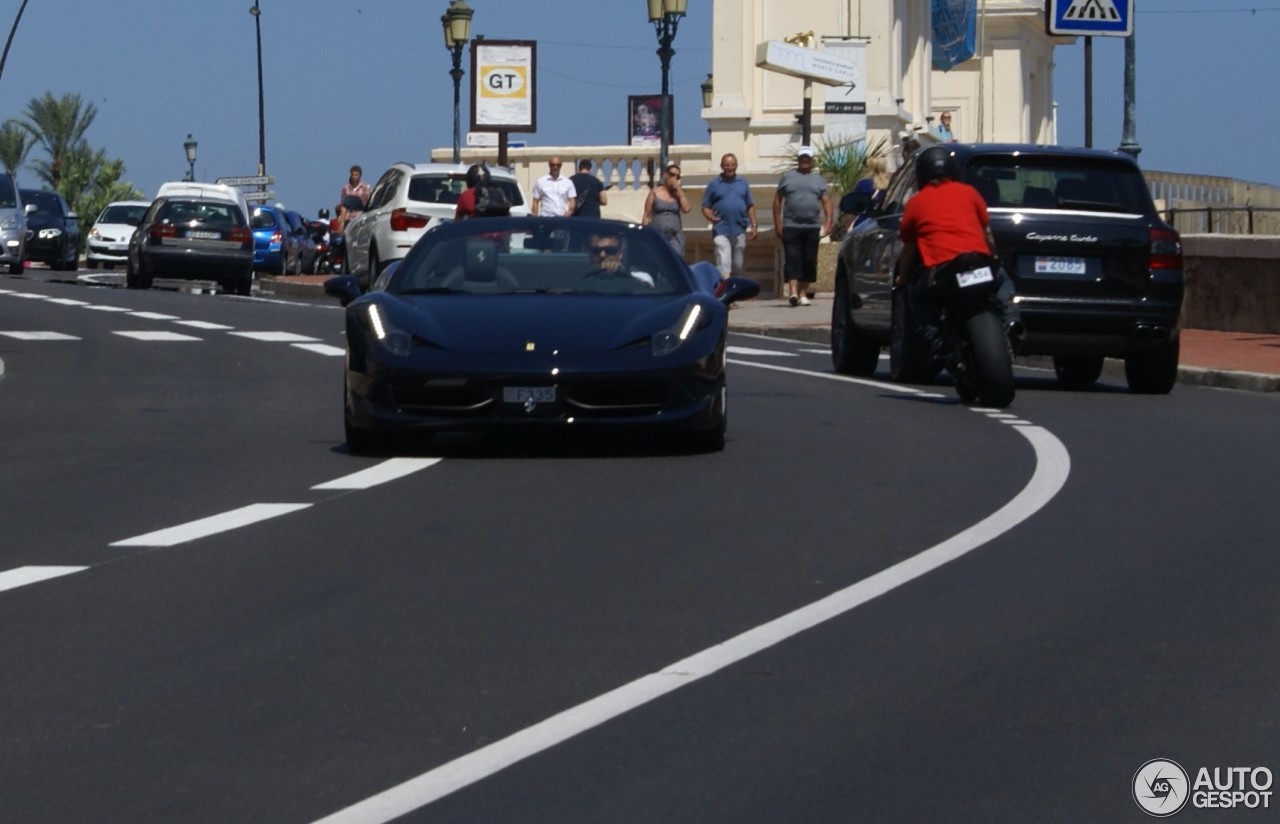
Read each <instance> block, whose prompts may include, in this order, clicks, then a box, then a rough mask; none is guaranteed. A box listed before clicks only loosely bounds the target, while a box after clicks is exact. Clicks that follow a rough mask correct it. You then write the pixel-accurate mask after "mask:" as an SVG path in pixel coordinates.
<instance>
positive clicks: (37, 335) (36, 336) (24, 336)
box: [0, 331, 80, 340]
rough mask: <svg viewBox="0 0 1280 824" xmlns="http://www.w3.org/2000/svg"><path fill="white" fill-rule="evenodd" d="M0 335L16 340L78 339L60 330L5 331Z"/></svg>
mask: <svg viewBox="0 0 1280 824" xmlns="http://www.w3.org/2000/svg"><path fill="white" fill-rule="evenodd" d="M0 335H4V336H5V337H7V338H15V339H16V340H80V338H77V337H76V336H75V335H64V334H62V333H61V332H5V331H0Z"/></svg>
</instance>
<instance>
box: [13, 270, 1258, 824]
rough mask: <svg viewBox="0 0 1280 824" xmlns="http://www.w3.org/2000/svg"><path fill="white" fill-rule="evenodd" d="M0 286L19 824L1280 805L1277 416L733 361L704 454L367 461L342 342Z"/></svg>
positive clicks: (743, 344)
mask: <svg viewBox="0 0 1280 824" xmlns="http://www.w3.org/2000/svg"><path fill="white" fill-rule="evenodd" d="M0 290H4V291H3V292H0V360H3V363H4V375H3V379H0V432H3V433H4V435H3V440H2V441H0V444H2V445H0V623H2V625H3V626H4V628H5V631H4V633H3V634H0V661H3V662H4V664H3V670H4V677H3V678H2V679H0V695H2V700H0V718H2V719H3V721H2V723H0V820H3V821H4V822H6V824H7V823H8V822H14V823H15V824H25V823H26V822H54V821H56V822H313V821H319V820H328V821H334V822H356V821H359V822H375V821H390V820H393V819H395V820H401V821H413V822H418V821H422V822H427V821H430V822H437V821H443V822H452V821H458V822H476V821H485V822H490V821H517V820H518V821H522V822H541V821H547V822H552V821H556V822H566V821H572V822H603V821H608V822H631V821H635V822H653V821H663V822H677V821H679V822H685V821H689V822H712V821H714V822H720V821H724V822H757V821H758V822H774V821H805V822H818V821H832V822H837V821H839V822H843V821H1015V820H1016V821H1026V820H1036V821H1073V822H1074V821H1142V820H1146V818H1147V816H1146V815H1145V814H1144V813H1143V812H1142V811H1141V810H1140V809H1139V807H1138V806H1137V804H1135V801H1134V799H1133V781H1134V776H1135V773H1136V772H1137V770H1138V769H1139V767H1140V766H1142V765H1143V764H1144V762H1146V761H1148V760H1150V759H1154V758H1160V757H1163V758H1170V759H1173V760H1175V761H1177V762H1178V763H1180V764H1181V765H1182V766H1183V767H1185V768H1187V769H1188V770H1189V771H1190V772H1191V776H1192V778H1194V776H1195V771H1196V770H1197V769H1198V768H1199V767H1207V768H1209V769H1210V770H1212V769H1213V768H1215V767H1217V768H1228V767H1250V768H1252V767H1266V768H1268V769H1270V770H1271V771H1273V772H1275V771H1280V730H1278V727H1277V720H1276V719H1277V715H1276V711H1275V708H1276V705H1277V698H1278V697H1280V694H1278V692H1277V687H1276V684H1278V683H1280V671H1278V669H1280V668H1278V667H1277V664H1276V660H1275V655H1274V649H1275V639H1276V637H1277V630H1278V629H1280V626H1278V624H1280V609H1278V608H1277V604H1280V561H1277V555H1276V551H1275V547H1276V537H1275V536H1276V534H1277V532H1278V531H1280V514H1278V513H1277V507H1276V506H1275V505H1274V503H1273V500H1272V499H1273V497H1274V487H1275V485H1274V483H1273V482H1272V478H1273V477H1274V473H1275V471H1276V466H1277V465H1278V463H1280V460H1278V459H1280V446H1277V443H1276V437H1275V432H1276V420H1277V413H1278V412H1280V398H1277V397H1275V396H1273V395H1271V394H1258V393H1242V392H1229V391H1221V390H1213V389H1202V388H1195V387H1184V386H1179V387H1178V388H1176V389H1175V390H1174V392H1173V393H1172V394H1171V395H1169V396H1167V397H1145V396H1136V395H1130V394H1129V393H1127V392H1126V391H1124V389H1123V386H1122V385H1121V384H1119V383H1115V384H1103V385H1100V386H1099V387H1098V388H1097V390H1095V391H1090V392H1064V391H1060V390H1058V389H1057V388H1056V386H1055V384H1054V383H1053V382H1052V380H1051V379H1050V376H1049V375H1048V374H1046V373H1036V372H1031V371H1027V372H1024V373H1023V374H1022V377H1021V379H1020V383H1019V388H1018V397H1017V399H1016V401H1015V403H1014V406H1013V407H1012V409H1011V410H1009V412H1008V414H1007V415H1005V414H1002V413H996V412H994V411H988V410H975V409H969V408H967V407H964V406H962V405H960V404H958V403H957V402H956V401H955V398H954V393H953V392H952V391H951V390H950V388H949V387H947V386H945V385H939V386H934V387H897V386H894V385H892V384H889V383H887V374H886V373H887V368H886V369H882V370H881V374H880V377H883V378H886V382H879V381H855V380H846V379H841V378H837V377H836V376H833V375H832V374H831V372H830V358H829V356H827V355H826V354H825V353H824V352H823V351H822V349H821V348H820V347H815V346H813V345H812V344H799V343H794V342H789V341H780V340H768V339H763V338H754V337H749V336H740V335H739V336H733V338H732V340H731V343H732V345H733V347H734V348H733V350H732V351H731V355H730V357H731V360H732V365H731V370H732V371H731V376H730V398H731V400H730V404H731V413H730V415H731V424H730V432H729V444H728V447H727V449H726V450H725V452H724V453H722V454H713V455H685V454H681V453H679V452H678V451H676V450H674V449H673V448H671V447H670V445H669V444H667V443H665V442H663V441H662V440H652V439H646V440H635V439H625V440H617V439H612V440H611V439H597V438H591V439H562V438H554V439H536V440H513V439H502V438H477V437H470V436H456V437H445V438H442V439H439V440H437V441H434V442H430V443H424V444H419V445H414V446H412V447H411V448H409V449H408V450H406V452H405V454H404V455H403V456H401V457H400V458H398V459H395V460H391V461H383V460H378V459H371V458H358V457H354V456H351V455H349V454H348V453H347V452H346V450H345V447H344V445H343V443H342V424H341V413H340V405H339V404H340V401H339V391H340V382H341V364H342V359H341V357H340V356H339V353H340V351H341V346H342V335H341V326H340V320H341V315H340V313H339V311H338V310H337V308H336V306H334V305H330V304H327V303H324V302H318V301H307V300H279V301H277V300H259V299H243V298H233V297H227V296H220V295H207V294H192V293H189V292H177V291H164V290H156V291H151V292H145V293H139V292H129V291H125V290H122V289H103V288H90V287H87V286H85V285H79V286H75V285H66V284H58V283H45V282H40V281H39V280H38V279H21V278H0ZM175 336H181V337H175ZM1184 791H1185V788H1184ZM398 816H399V817H398ZM1274 816H1275V813H1274V812H1273V811H1272V810H1270V809H1266V810H1263V809H1258V810H1252V811H1250V810H1242V809H1232V810H1221V809H1217V810H1208V809H1194V808H1193V807H1192V805H1190V804H1189V805H1188V806H1187V807H1186V809H1184V810H1183V811H1182V812H1180V813H1178V816H1177V820H1179V821H1182V820H1187V821H1236V820H1240V821H1253V820H1256V821H1266V820H1274Z"/></svg>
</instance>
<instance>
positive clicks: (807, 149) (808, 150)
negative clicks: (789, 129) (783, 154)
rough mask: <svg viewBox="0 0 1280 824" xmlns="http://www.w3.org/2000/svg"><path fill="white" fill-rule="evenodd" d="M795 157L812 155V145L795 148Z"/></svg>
mask: <svg viewBox="0 0 1280 824" xmlns="http://www.w3.org/2000/svg"><path fill="white" fill-rule="evenodd" d="M796 157H813V147H812V146H801V147H800V148H799V149H797V150H796Z"/></svg>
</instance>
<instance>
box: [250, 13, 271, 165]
mask: <svg viewBox="0 0 1280 824" xmlns="http://www.w3.org/2000/svg"><path fill="white" fill-rule="evenodd" d="M249 13H250V14H252V15H253V28H254V30H255V32H256V34H257V38H258V174H259V175H265V174H266V173H267V124H266V108H265V106H264V105H263V101H262V10H261V9H259V8H258V0H253V7H252V8H250V9H249Z"/></svg>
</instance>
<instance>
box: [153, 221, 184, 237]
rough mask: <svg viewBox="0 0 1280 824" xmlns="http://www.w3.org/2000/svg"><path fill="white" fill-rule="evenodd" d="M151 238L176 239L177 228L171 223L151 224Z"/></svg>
mask: <svg viewBox="0 0 1280 824" xmlns="http://www.w3.org/2000/svg"><path fill="white" fill-rule="evenodd" d="M151 236H152V237H153V238H155V239H157V240H159V239H160V238H162V237H177V236H178V227H176V226H174V225H173V224H172V223H153V224H151Z"/></svg>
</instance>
